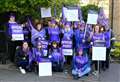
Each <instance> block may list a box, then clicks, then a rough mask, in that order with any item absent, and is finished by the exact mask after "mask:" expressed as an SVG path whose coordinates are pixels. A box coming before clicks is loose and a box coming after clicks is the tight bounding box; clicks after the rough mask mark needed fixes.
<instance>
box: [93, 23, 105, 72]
mask: <svg viewBox="0 0 120 82" xmlns="http://www.w3.org/2000/svg"><path fill="white" fill-rule="evenodd" d="M93 29H94V30H93V33H92V34H91V45H92V46H97V47H106V43H105V41H106V40H105V35H104V33H102V32H101V26H100V25H98V24H97V25H95V26H94V27H93ZM100 41H102V42H103V43H102V44H99V42H100ZM100 63H101V62H100ZM93 64H94V65H95V71H94V74H96V73H97V71H98V63H97V61H94V62H93ZM100 65H101V64H100ZM102 69H103V68H102Z"/></svg>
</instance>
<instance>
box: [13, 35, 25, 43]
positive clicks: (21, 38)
mask: <svg viewBox="0 0 120 82" xmlns="http://www.w3.org/2000/svg"><path fill="white" fill-rule="evenodd" d="M12 40H13V41H14V40H15V41H16V40H24V35H23V34H12Z"/></svg>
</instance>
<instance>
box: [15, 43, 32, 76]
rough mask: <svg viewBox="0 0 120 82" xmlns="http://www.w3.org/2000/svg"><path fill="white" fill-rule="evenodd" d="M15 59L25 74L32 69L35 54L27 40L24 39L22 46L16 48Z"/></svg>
mask: <svg viewBox="0 0 120 82" xmlns="http://www.w3.org/2000/svg"><path fill="white" fill-rule="evenodd" d="M15 60H16V64H17V67H19V68H20V71H21V72H22V73H23V74H25V73H26V71H31V70H32V61H33V56H32V51H31V49H30V47H29V45H28V43H27V41H24V42H23V44H22V46H20V47H18V48H17V49H16V55H15Z"/></svg>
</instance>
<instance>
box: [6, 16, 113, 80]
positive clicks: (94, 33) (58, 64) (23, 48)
mask: <svg viewBox="0 0 120 82" xmlns="http://www.w3.org/2000/svg"><path fill="white" fill-rule="evenodd" d="M16 24H18V23H17V22H16V21H15V16H13V15H11V16H10V19H9V21H8V23H7V30H8V31H7V35H8V54H9V59H10V60H11V61H12V62H15V63H16V65H17V66H18V67H19V68H20V69H21V68H22V69H24V70H26V71H32V70H33V69H34V67H35V66H38V63H39V62H52V70H53V71H63V69H64V67H65V63H66V62H70V64H71V68H72V75H73V76H74V78H76V77H77V78H78V77H82V76H84V75H86V74H89V73H90V71H91V69H92V67H93V65H94V66H95V67H94V68H95V69H94V70H97V62H96V61H94V62H93V61H92V47H93V46H96V45H97V42H98V41H102V42H104V46H105V47H106V48H107V50H106V51H107V52H106V61H103V62H101V68H102V69H103V70H106V69H108V68H109V53H110V48H111V39H112V37H113V34H112V30H111V29H110V28H109V27H105V26H102V25H100V24H99V23H98V24H96V25H91V24H86V23H85V22H84V21H82V20H81V21H76V22H69V21H66V20H63V19H61V20H60V21H57V20H55V19H51V20H49V21H47V25H44V23H43V22H41V21H36V22H32V21H30V20H28V21H27V22H25V23H24V24H21V25H20V26H21V28H23V34H24V40H23V41H15V40H13V39H12V32H11V31H12V30H11V27H12V26H14V25H16ZM64 41H68V42H71V44H70V45H64ZM65 48H69V49H71V50H72V51H73V52H71V53H72V54H73V55H72V56H65V55H64V53H63V49H65ZM69 49H68V50H69ZM45 50H46V54H47V55H46V54H45ZM68 52H69V51H68ZM68 55H69V54H68ZM101 55H102V54H101Z"/></svg>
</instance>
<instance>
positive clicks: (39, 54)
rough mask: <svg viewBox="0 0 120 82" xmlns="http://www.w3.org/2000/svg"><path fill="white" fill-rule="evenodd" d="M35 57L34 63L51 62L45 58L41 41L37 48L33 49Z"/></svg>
mask: <svg viewBox="0 0 120 82" xmlns="http://www.w3.org/2000/svg"><path fill="white" fill-rule="evenodd" d="M33 55H34V61H35V62H36V63H39V62H45V61H49V60H48V59H47V58H45V56H44V53H43V48H42V43H41V42H40V41H38V42H37V47H35V48H33Z"/></svg>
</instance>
